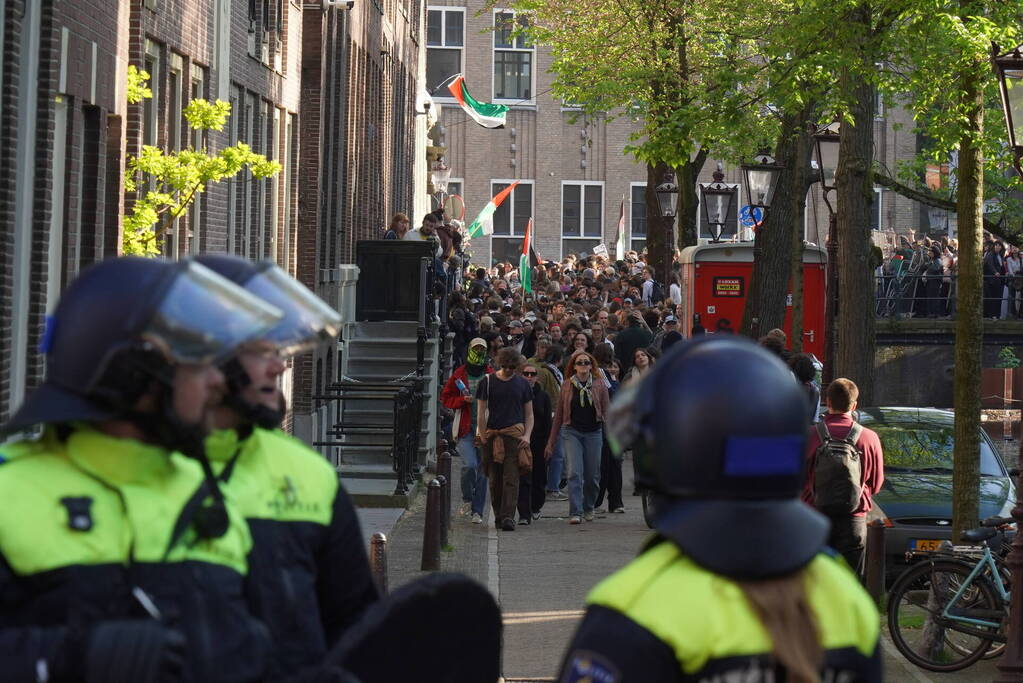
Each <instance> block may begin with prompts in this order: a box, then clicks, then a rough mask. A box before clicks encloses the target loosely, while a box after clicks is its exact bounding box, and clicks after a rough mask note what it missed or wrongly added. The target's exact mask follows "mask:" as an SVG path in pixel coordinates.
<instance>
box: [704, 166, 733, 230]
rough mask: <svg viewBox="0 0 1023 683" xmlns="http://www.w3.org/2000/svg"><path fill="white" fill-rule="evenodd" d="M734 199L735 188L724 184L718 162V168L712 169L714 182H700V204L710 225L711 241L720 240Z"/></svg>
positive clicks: (723, 177)
mask: <svg viewBox="0 0 1023 683" xmlns="http://www.w3.org/2000/svg"><path fill="white" fill-rule="evenodd" d="M734 201H735V188H734V187H732V186H731V185H726V184H725V174H724V173H723V172H722V171H721V164H718V169H717V170H716V171H714V182H712V183H701V184H700V204H702V205H703V219H704V220H705V221H706V222H707V225H708V226H710V234H711V235H712V238H711V240H710V241H711V242H720V241H721V232H722V230H724V227H725V223H726V222H727V221H728V216H729V214H731V212H732V203H733V202H734Z"/></svg>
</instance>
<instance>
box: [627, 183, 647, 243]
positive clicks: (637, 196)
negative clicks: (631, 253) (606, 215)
mask: <svg viewBox="0 0 1023 683" xmlns="http://www.w3.org/2000/svg"><path fill="white" fill-rule="evenodd" d="M631 191H632V201H631V204H630V209H629V216H630V219H631V228H632V233H631V242H630V244H631V245H632V249H634V250H635V251H643V250H644V249H646V183H633V184H632V188H631Z"/></svg>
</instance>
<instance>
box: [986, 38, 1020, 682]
mask: <svg viewBox="0 0 1023 683" xmlns="http://www.w3.org/2000/svg"><path fill="white" fill-rule="evenodd" d="M1021 51H1023V46H1020V47H1017V48H1016V49H1014V50H1011V51H1009V52H1006V53H1004V54H1001V55H999V54H998V47H997V46H995V48H994V51H993V56H994V63H995V71H996V73H997V74H998V85H999V89H1000V90H1001V92H1002V109H1003V110H1004V111H1005V127H1006V128H1007V129H1008V131H1009V146H1010V147H1012V154H1013V166H1015V167H1016V172H1017V173H1018V174H1019V175H1020V177H1023V167H1021V164H1020V159H1021V157H1023V140H1021V139H1020V138H1021V137H1023V53H1021ZM1017 125H1019V126H1020V130H1018V131H1017V130H1016V126H1017ZM1018 463H1019V464H1017V465H1016V467H1018V468H1019V470H1020V471H1023V439H1021V440H1020V446H1019V456H1018ZM1021 483H1023V479H1021V478H1020V476H1019V474H1017V478H1016V507H1014V508H1013V509H1012V518H1013V519H1014V520H1016V537H1015V538H1014V539H1013V541H1012V549H1011V550H1010V551H1009V555H1008V557H1006V558H1005V566H1006V567H1008V568H1009V571H1010V572H1011V573H1012V584H1011V591H1012V592H1011V596H1012V597H1011V598H1010V601H1009V630H1008V633H1007V636H1006V637H1007V641H1006V646H1005V655H1003V656H1002V659H1001V661H999V662H998V670H999V672H1001V677H1000V678H999V679H998V680H999V682H1008V681H1023V533H1020V532H1021V531H1023V488H1021V486H1020V484H1021Z"/></svg>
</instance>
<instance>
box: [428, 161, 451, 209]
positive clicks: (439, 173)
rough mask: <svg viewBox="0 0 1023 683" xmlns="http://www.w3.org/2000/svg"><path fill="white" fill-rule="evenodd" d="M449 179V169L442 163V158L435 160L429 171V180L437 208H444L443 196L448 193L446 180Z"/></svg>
mask: <svg viewBox="0 0 1023 683" xmlns="http://www.w3.org/2000/svg"><path fill="white" fill-rule="evenodd" d="M450 178H451V167H450V166H448V165H447V164H445V163H444V157H441V158H439V159H437V162H436V163H435V164H434V165H433V168H432V169H430V180H431V181H432V183H433V191H434V192H436V193H437V195H438V196H437V206H438V208H444V195H445V194H447V191H448V180H449V179H450Z"/></svg>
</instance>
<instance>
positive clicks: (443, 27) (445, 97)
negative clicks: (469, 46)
mask: <svg viewBox="0 0 1023 683" xmlns="http://www.w3.org/2000/svg"><path fill="white" fill-rule="evenodd" d="M465 10H466V8H465V7H447V6H445V5H427V6H426V17H425V18H426V26H424V27H423V44H424V45H425V47H426V59H427V60H429V59H430V50H431V49H434V48H435V49H438V50H458V53H459V57H458V71H459V72H464V71H465V45H466V43H467V42H468V40H467V38H468V35H467V34H468V31H467V30H466V23H465V15H466V11H465ZM430 12H461V13H462V44H461V45H460V46H448V45H447V38H448V37H447V32H448V22H447V21H445V20H444V18H443V17H442V19H441V23H440V33H441V40H440V42H441V44H440V45H430V44H429V43H428V42H427V40H426V34H427V30H428V27H429V25H430ZM441 93H444V94H441ZM431 97H432V98H433V99H434V100H435V101H440V102H454V101H455V98H454V97H452V96H451V94H450V93H449V91H448V90H447V88H446V87H445V88H442V89H441V90H440V91H438V92H437V93H434V94H432V95H431Z"/></svg>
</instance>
